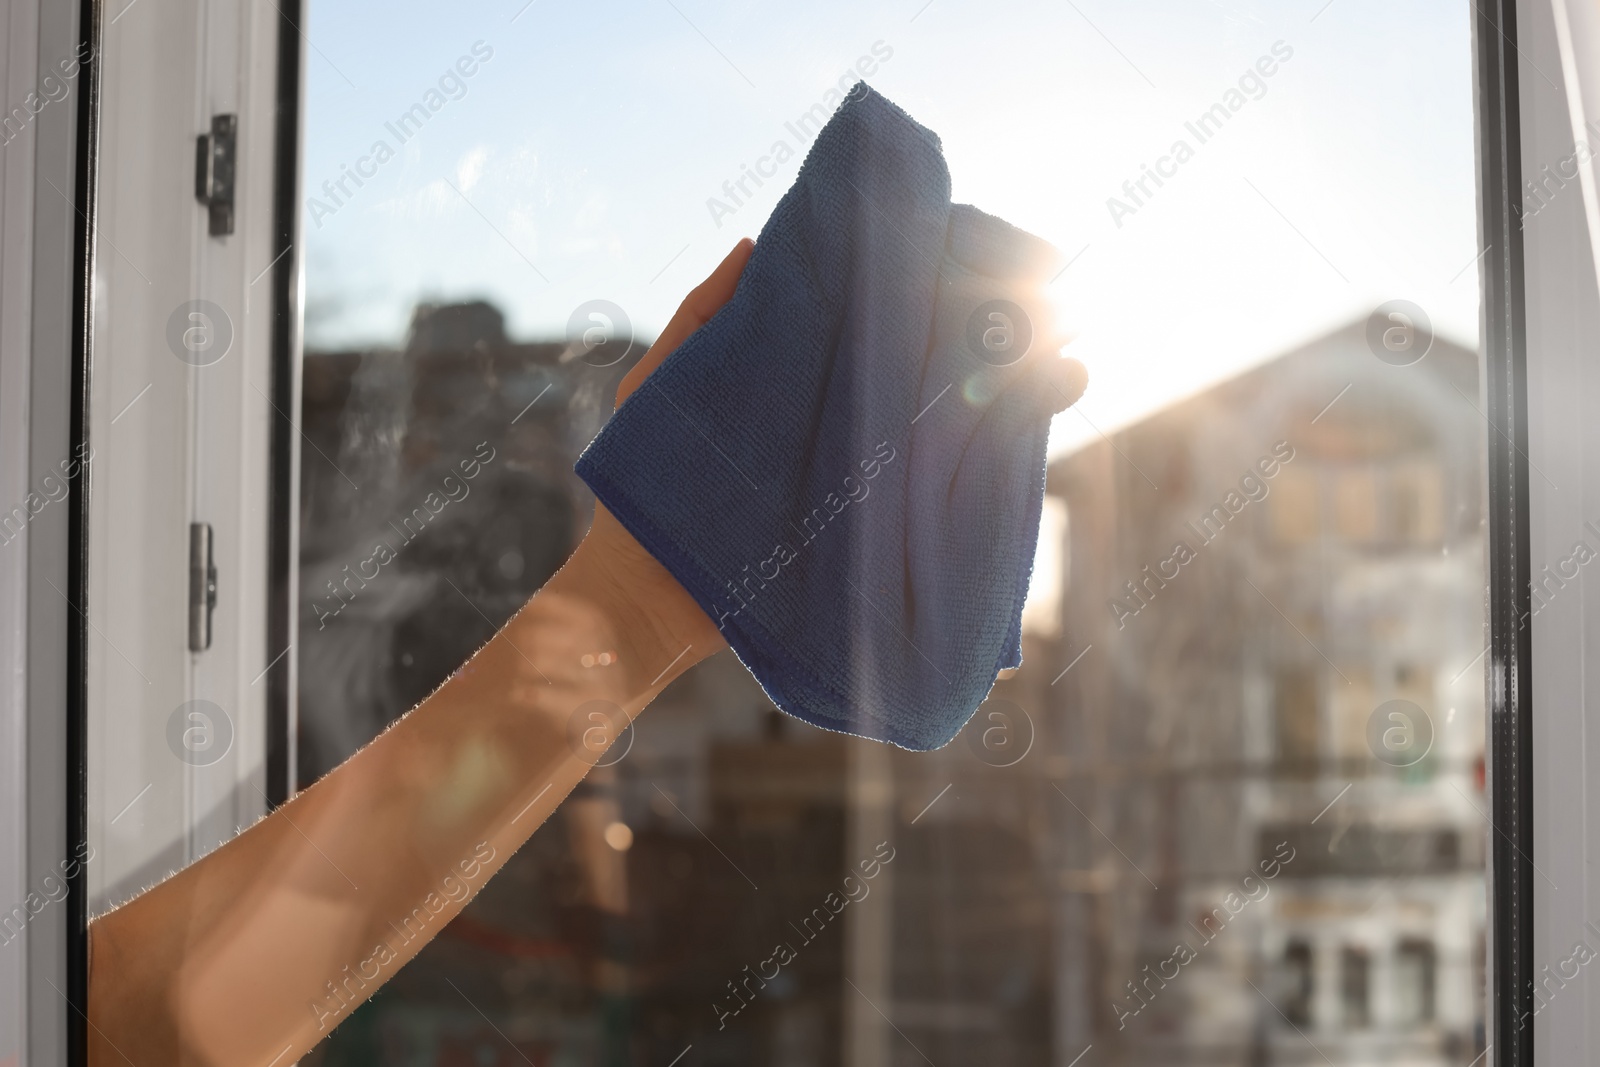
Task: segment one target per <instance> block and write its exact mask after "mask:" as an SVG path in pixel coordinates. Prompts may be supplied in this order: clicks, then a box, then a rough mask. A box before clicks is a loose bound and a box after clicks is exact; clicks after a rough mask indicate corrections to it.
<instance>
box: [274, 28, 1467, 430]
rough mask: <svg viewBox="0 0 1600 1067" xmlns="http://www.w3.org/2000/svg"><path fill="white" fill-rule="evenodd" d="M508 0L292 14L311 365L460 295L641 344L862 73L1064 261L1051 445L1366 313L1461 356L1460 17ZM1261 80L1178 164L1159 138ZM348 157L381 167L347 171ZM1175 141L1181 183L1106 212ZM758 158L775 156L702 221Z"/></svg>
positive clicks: (385, 339)
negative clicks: (595, 321)
mask: <svg viewBox="0 0 1600 1067" xmlns="http://www.w3.org/2000/svg"><path fill="white" fill-rule="evenodd" d="M524 3H525V0H494V2H491V3H483V4H475V5H472V6H470V7H468V6H466V5H461V6H454V5H441V4H434V3H421V2H416V0H402V2H391V3H385V4H381V5H380V4H377V3H347V4H344V5H342V6H340V7H337V8H335V7H334V6H332V5H323V4H320V3H316V2H313V3H312V4H311V5H310V20H309V23H308V24H307V26H306V30H307V34H308V36H309V39H310V41H311V43H312V49H311V51H310V57H309V60H308V63H309V68H308V72H307V81H308V122H307V131H306V175H305V177H306V187H307V188H306V192H307V194H308V196H318V197H319V198H320V199H321V200H322V202H323V204H324V205H325V206H324V207H323V208H317V209H315V212H316V215H317V218H316V220H315V221H313V220H312V218H311V217H310V216H309V215H308V216H307V219H306V223H305V230H306V235H307V268H308V269H307V306H308V321H307V340H308V344H309V345H310V346H311V347H313V348H318V347H321V348H328V347H344V346H350V345H356V344H389V345H393V344H397V343H398V342H399V341H400V339H401V337H402V335H403V333H404V329H405V325H406V322H407V318H408V315H409V312H410V308H411V306H412V305H413V303H415V302H416V301H417V300H418V299H470V298H478V297H482V298H486V299H489V300H492V301H493V302H495V303H496V304H498V305H499V306H500V307H501V308H502V309H503V310H504V311H505V312H506V314H507V316H508V320H509V329H510V332H511V333H512V335H513V337H517V338H520V339H536V338H543V337H554V336H560V335H561V334H562V333H563V331H564V329H565V324H566V322H567V319H568V316H569V315H570V314H571V313H572V311H573V310H574V309H575V308H576V307H577V306H578V305H579V304H581V303H583V302H585V301H587V300H591V299H596V298H603V299H607V300H610V301H613V302H615V303H616V304H618V305H620V306H621V307H622V308H624V309H625V310H626V311H627V313H628V314H629V316H630V317H631V318H632V320H633V323H634V327H635V331H636V332H637V333H638V334H639V335H640V336H644V337H648V336H653V335H654V334H655V333H656V332H657V331H658V330H659V329H660V327H661V326H662V325H663V324H664V323H665V322H666V320H667V318H668V317H669V316H670V315H671V313H672V310H673V309H674V308H675V307H676V305H677V302H678V301H679V300H680V299H681V298H682V296H683V294H684V293H685V292H686V291H687V290H688V289H689V288H690V287H691V286H693V285H694V284H695V283H696V282H698V281H699V280H700V279H701V278H702V277H704V276H705V274H706V273H707V272H708V271H709V270H710V269H711V267H712V266H713V265H714V264H715V263H716V262H717V260H719V259H720V258H721V256H722V255H723V254H724V253H725V252H726V251H727V250H728V248H729V247H730V246H731V245H732V244H733V242H734V241H735V240H736V239H737V238H738V237H740V236H743V235H746V234H748V235H751V236H754V235H755V234H757V233H758V232H759V230H760V226H761V223H762V222H763V220H764V219H765V218H766V216H767V214H768V212H770V210H771V209H772V206H773V205H774V204H775V203H776V201H777V199H778V197H779V196H780V195H781V194H782V192H783V190H784V189H785V188H787V186H788V184H789V182H790V181H792V180H793V177H794V175H795V173H796V172H797V171H798V169H799V165H800V161H801V159H802V158H803V154H804V148H805V147H806V144H807V143H808V142H803V141H801V139H800V138H798V137H796V136H795V134H794V133H792V132H791V131H790V130H789V129H788V128H787V127H786V123H787V122H789V121H790V120H792V119H794V118H796V117H797V116H799V115H801V114H802V113H804V112H805V111H806V110H807V109H808V108H810V107H811V106H812V105H813V104H816V103H818V102H820V101H821V100H822V99H823V96H824V94H825V92H826V91H827V89H828V87H829V86H830V85H832V84H834V83H835V82H837V81H838V79H839V77H840V75H841V74H843V73H844V72H845V71H846V70H847V69H849V68H852V67H854V66H855V65H856V63H857V61H858V60H860V59H862V58H863V57H873V62H874V63H875V64H876V70H875V71H874V73H872V74H871V75H870V76H869V77H868V79H867V80H868V81H870V82H871V83H872V84H873V85H874V86H875V87H876V88H877V89H879V90H880V91H881V92H883V93H884V94H886V95H887V96H888V97H889V98H890V99H892V100H894V101H895V102H896V103H898V104H899V105H900V106H902V107H903V108H905V109H906V110H907V111H908V112H910V114H911V115H912V116H913V117H914V118H916V119H917V120H918V121H920V122H922V123H923V124H924V125H926V126H928V127H930V128H931V129H933V130H934V131H935V132H936V133H938V134H939V135H940V137H941V138H942V139H943V142H944V148H945V155H946V158H947V160H948V162H949V165H950V170H951V173H952V176H953V182H954V189H955V197H956V199H957V200H963V201H967V202H971V203H974V204H977V205H978V206H979V207H981V208H983V209H984V210H986V211H989V212H992V213H994V214H998V215H1001V216H1003V217H1005V218H1006V219H1008V220H1010V221H1012V222H1014V223H1016V224H1017V225H1019V226H1022V227H1024V228H1026V229H1029V230H1032V231H1033V232H1035V233H1038V234H1039V235H1040V236H1043V237H1045V238H1047V239H1049V240H1051V241H1053V242H1054V243H1055V244H1056V245H1057V246H1058V247H1059V248H1060V249H1062V251H1063V252H1064V253H1065V254H1066V255H1067V256H1069V257H1072V256H1076V257H1077V258H1076V259H1074V261H1073V262H1072V265H1071V266H1070V267H1069V268H1068V269H1067V270H1066V271H1065V272H1064V273H1063V274H1062V275H1061V276H1060V278H1059V279H1058V280H1057V282H1056V283H1055V284H1054V286H1053V292H1054V294H1055V296H1056V299H1057V302H1058V304H1059V306H1060V307H1061V309H1062V310H1063V313H1064V317H1065V320H1066V321H1067V322H1068V323H1070V324H1071V325H1072V326H1073V327H1074V328H1076V330H1077V331H1078V339H1077V341H1076V342H1075V343H1074V345H1073V347H1072V349H1071V351H1072V353H1073V354H1074V355H1076V356H1077V357H1078V358H1079V359H1081V360H1083V361H1084V362H1085V363H1086V364H1088V366H1089V369H1090V375H1091V385H1090V391H1089V394H1088V396H1087V397H1086V398H1085V399H1084V401H1083V402H1082V403H1081V404H1080V405H1079V407H1080V408H1081V413H1080V412H1078V411H1072V412H1068V413H1066V414H1065V415H1063V416H1061V417H1059V418H1058V419H1057V421H1056V424H1055V426H1054V427H1053V430H1052V438H1051V444H1052V451H1053V452H1057V453H1059V452H1061V451H1064V450H1068V449H1070V448H1072V447H1074V446H1076V445H1078V444H1080V443H1083V442H1084V441H1086V440H1090V439H1093V438H1094V437H1095V434H1096V431H1095V430H1094V429H1092V428H1091V425H1090V424H1091V422H1092V423H1093V425H1094V426H1098V427H1099V429H1100V430H1110V429H1112V428H1114V427H1116V426H1120V425H1124V424H1126V423H1127V422H1129V421H1132V420H1134V419H1136V418H1138V417H1140V416H1142V415H1144V414H1147V413H1149V412H1151V411H1154V410H1156V409H1158V408H1160V407H1163V406H1165V405H1167V404H1169V403H1171V402H1172V401H1174V400H1176V399H1178V398H1180V397H1182V396H1185V395H1188V394H1190V393H1192V392H1194V391H1195V390H1197V389H1199V388H1202V387H1204V386H1205V385H1207V384H1210V383H1212V382H1215V381H1218V380H1220V379H1222V378H1226V377H1229V376H1231V375H1233V374H1235V373H1237V372H1238V371H1240V370H1242V369H1244V368H1246V367H1248V366H1251V365H1252V364H1254V363H1257V362H1259V361H1261V360H1262V359H1265V358H1268V357H1270V356H1272V355H1274V354H1276V353H1278V352H1281V351H1283V350H1284V349H1285V348H1288V347H1291V346H1293V345H1295V344H1296V343H1298V342H1301V341H1304V340H1308V339H1310V338H1312V337H1315V336H1317V335H1318V334H1320V333H1322V332H1324V331H1326V330H1329V329H1332V328H1334V327H1337V326H1339V325H1342V324H1344V323H1346V322H1348V321H1349V320H1351V319H1353V318H1357V317H1365V316H1366V314H1367V313H1368V312H1370V311H1371V310H1372V309H1373V308H1374V307H1376V306H1377V305H1378V304H1380V303H1382V302H1384V301H1386V300H1391V299H1397V298H1400V299H1407V300H1411V301H1413V302H1415V303H1417V304H1419V305H1421V306H1422V307H1423V308H1424V309H1425V310H1426V311H1427V313H1428V314H1429V315H1430V317H1431V318H1432V321H1433V325H1434V328H1435V330H1436V331H1438V332H1439V333H1441V334H1443V335H1445V336H1448V337H1450V338H1452V339H1454V340H1457V341H1460V342H1462V343H1465V344H1467V345H1469V346H1475V345H1476V338H1477V330H1478V286H1477V270H1476V267H1475V265H1474V259H1475V256H1476V255H1477V252H1478V248H1477V245H1476V228H1475V208H1474V177H1473V136H1472V95H1471V63H1470V60H1471V48H1470V37H1469V32H1468V5H1467V4H1466V3H1464V2H1448V3H1446V2H1421V3H1413V4H1408V5H1392V4H1386V3H1381V2H1377V0H1331V2H1327V3H1325V0H1296V2H1293V3H1286V2H1283V0H1273V2H1267V0H1204V2H1202V0H1147V2H1143V3H1139V4H1128V3H1114V2H1112V0H1077V2H1075V3H1067V2H1062V3H1051V4H1048V5H1047V4H1044V3H1033V4H1030V3H1021V2H1007V0H1000V2H990V0H985V2H983V3H977V2H974V0H931V3H926V4H925V0H897V2H895V3H892V4H864V3H859V2H854V3H846V2H840V0H825V2H820V3H809V4H788V5H776V4H774V5H759V4H756V3H753V2H751V0H633V2H631V3H621V2H617V0H594V2H586V3H581V4H577V3H562V2H558V0H535V2H533V3H532V4H530V5H528V6H527V7H525V8H524V6H523V5H524ZM476 42H482V43H481V44H479V45H478V50H479V55H480V56H481V55H482V54H484V53H485V52H488V51H490V50H492V55H491V57H490V58H489V59H487V60H486V61H482V62H478V63H477V65H476V67H475V68H473V64H472V63H470V62H469V63H466V64H464V65H463V69H468V68H472V69H474V73H473V74H472V75H471V76H470V77H461V78H460V80H459V82H455V83H450V82H449V81H448V79H447V85H446V90H447V93H449V94H454V95H458V96H459V99H447V100H446V102H445V103H443V106H441V107H439V108H438V110H437V111H436V112H434V113H432V114H431V115H430V117H429V118H428V120H427V122H426V123H425V124H424V125H423V126H422V128H421V130H420V131H419V132H416V133H415V134H414V135H413V136H410V137H409V139H408V140H407V141H406V142H405V143H404V144H403V145H402V144H401V143H400V139H399V138H398V137H396V136H395V134H394V133H392V132H391V131H390V130H388V129H387V128H386V127H385V123H387V122H393V121H395V120H396V119H398V117H399V116H400V115H401V114H402V113H404V112H405V111H406V110H407V109H408V108H409V107H411V105H413V104H415V103H418V102H424V103H425V102H426V100H425V96H426V94H427V93H428V92H429V90H430V89H436V88H437V87H438V84H439V79H440V77H441V75H444V74H445V73H446V71H448V70H450V69H451V68H452V67H453V66H454V65H455V64H456V63H457V61H458V59H460V58H461V57H469V58H470V57H472V55H473V47H474V44H475V43H476ZM1279 42H1281V43H1279ZM1275 44H1276V45H1277V50H1278V55H1277V57H1275V58H1273V49H1274V45H1275ZM875 45H876V49H877V55H876V56H874V46H875ZM885 54H887V58H883V57H884V55H885ZM1285 54H1287V55H1288V58H1287V59H1284V58H1282V57H1283V56H1284V55H1285ZM1263 57H1269V58H1273V62H1272V64H1270V66H1272V69H1274V73H1273V74H1272V75H1271V76H1270V77H1265V78H1260V79H1259V81H1258V82H1256V83H1254V84H1249V83H1247V84H1246V86H1245V89H1246V92H1245V93H1243V94H1241V95H1240V96H1239V97H1235V98H1233V101H1232V102H1234V103H1236V104H1237V103H1239V101H1241V100H1242V101H1243V102H1242V105H1241V106H1239V107H1238V109H1237V111H1236V112H1234V113H1232V114H1231V117H1230V118H1229V119H1228V121H1227V123H1226V124H1225V125H1224V127H1223V128H1222V130H1221V131H1220V132H1217V133H1215V134H1214V135H1213V136H1211V137H1209V138H1208V139H1207V140H1206V141H1205V142H1204V143H1201V141H1200V140H1199V138H1197V137H1196V136H1195V134H1194V133H1193V132H1191V131H1190V130H1188V129H1186V127H1185V123H1186V122H1194V121H1197V120H1198V117H1199V116H1200V115H1201V113H1203V112H1204V111H1206V109H1208V108H1210V107H1211V106H1212V105H1214V104H1217V103H1219V102H1221V103H1227V102H1228V100H1227V99H1226V97H1227V94H1228V93H1229V91H1230V90H1234V89H1237V88H1238V87H1239V80H1240V77H1241V76H1242V75H1245V74H1246V72H1248V71H1251V70H1252V68H1253V67H1254V66H1255V65H1256V63H1257V61H1258V60H1261V59H1262V58H1263ZM435 102H436V103H437V102H438V98H436V100H435ZM378 140H383V141H386V142H387V143H388V144H389V146H391V148H395V149H397V150H398V151H397V154H396V155H395V157H394V158H393V159H390V160H387V161H385V162H382V163H381V164H377V163H374V162H366V163H360V160H361V159H362V157H366V156H368V155H369V151H370V149H371V147H372V146H373V144H374V142H376V141H378ZM1178 140H1183V141H1185V142H1187V144H1188V146H1189V148H1190V149H1191V150H1192V157H1188V158H1186V159H1185V161H1184V162H1183V163H1182V164H1181V165H1177V166H1176V172H1175V173H1173V174H1172V175H1171V176H1170V177H1168V178H1165V179H1163V180H1164V182H1165V184H1164V185H1163V186H1161V187H1160V188H1156V187H1155V186H1154V185H1153V184H1150V183H1149V182H1148V181H1147V186H1146V188H1147V189H1148V190H1150V191H1152V192H1153V195H1151V196H1149V197H1144V194H1142V193H1141V194H1140V195H1141V198H1142V199H1144V200H1145V202H1144V204H1143V205H1142V206H1138V207H1137V210H1136V211H1134V212H1133V213H1131V214H1127V215H1124V216H1123V217H1121V218H1120V220H1117V219H1114V218H1113V215H1112V212H1111V211H1110V210H1109V209H1108V205H1107V200H1108V198H1110V197H1113V196H1115V197H1119V198H1122V199H1123V200H1124V201H1125V202H1127V203H1129V204H1130V205H1131V203H1132V202H1131V201H1130V200H1128V198H1127V196H1126V194H1125V193H1124V192H1123V183H1124V182H1127V181H1130V180H1137V179H1138V178H1139V177H1140V175H1141V172H1142V168H1143V167H1144V166H1145V165H1150V166H1155V165H1156V164H1157V162H1158V160H1160V158H1161V157H1163V156H1167V155H1168V154H1169V153H1170V152H1171V151H1172V150H1173V146H1174V142H1176V141H1178ZM778 141H784V142H786V143H788V145H789V146H790V147H791V148H792V149H795V150H796V154H795V156H794V157H793V158H792V159H789V160H788V161H787V162H785V163H784V164H783V165H781V166H780V167H779V168H778V170H777V173H776V174H775V175H774V176H773V177H772V178H770V179H768V180H767V181H766V184H765V186H764V187H762V188H761V189H759V190H757V192H756V195H755V196H754V197H752V198H751V199H749V200H747V201H746V202H745V203H744V204H742V205H740V206H738V207H737V208H736V210H735V211H734V213H733V214H732V215H729V216H727V217H724V218H721V219H720V220H717V219H714V218H713V215H712V212H711V211H710V210H709V209H708V206H707V200H708V198H711V197H719V198H721V197H723V193H722V186H723V183H724V182H725V181H728V180H730V179H737V178H738V177H739V176H740V173H741V168H742V166H743V165H747V164H748V165H751V166H754V165H755V164H756V162H757V160H758V159H759V158H760V157H762V156H764V155H767V154H768V153H769V152H770V151H771V150H772V147H773V145H774V143H775V142H778ZM358 164H359V165H360V166H361V167H362V168H363V169H365V171H366V172H367V173H368V174H372V173H374V170H375V176H374V177H371V178H368V179H364V182H365V184H364V185H363V186H362V187H361V188H356V187H355V186H354V185H353V184H352V183H350V182H349V181H348V180H347V181H346V189H347V190H348V191H350V192H351V193H352V194H353V195H351V196H349V197H348V198H346V197H345V196H344V194H342V193H341V194H339V199H340V202H339V203H338V204H337V205H336V204H335V202H334V201H333V199H332V198H330V197H328V196H326V195H324V194H323V193H322V192H321V188H320V187H321V185H322V183H323V181H325V180H329V179H338V178H339V177H340V174H341V167H342V166H349V167H352V168H354V167H356V166H358ZM1162 165H1163V166H1164V167H1165V168H1166V169H1167V170H1168V171H1169V172H1171V171H1172V170H1173V169H1174V165H1173V164H1171V163H1163V164H1162ZM452 184H454V185H455V186H456V188H455V189H452V188H451V185H452ZM457 190H459V192H458V191H457ZM469 201H470V203H469ZM327 208H336V209H335V210H333V211H332V212H331V213H329V212H328V211H327V210H326V209H327ZM1118 221H1120V223H1121V224H1120V226H1119V225H1118ZM719 223H720V224H719Z"/></svg>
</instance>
